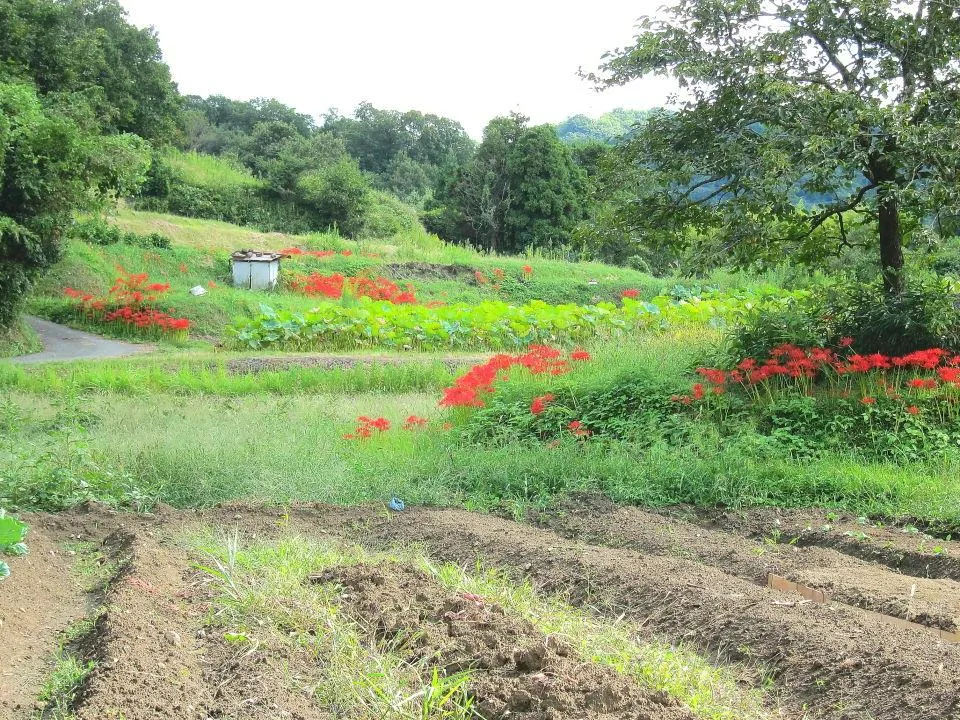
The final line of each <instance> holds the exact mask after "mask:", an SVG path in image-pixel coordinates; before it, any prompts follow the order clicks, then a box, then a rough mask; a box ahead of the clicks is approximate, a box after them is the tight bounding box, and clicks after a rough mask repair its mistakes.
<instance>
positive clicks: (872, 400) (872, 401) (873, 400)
mask: <svg viewBox="0 0 960 720" xmlns="http://www.w3.org/2000/svg"><path fill="white" fill-rule="evenodd" d="M860 402H862V403H863V404H864V405H876V403H877V399H876V398H873V397H870V396H869V395H868V396H867V397H863V398H860Z"/></svg>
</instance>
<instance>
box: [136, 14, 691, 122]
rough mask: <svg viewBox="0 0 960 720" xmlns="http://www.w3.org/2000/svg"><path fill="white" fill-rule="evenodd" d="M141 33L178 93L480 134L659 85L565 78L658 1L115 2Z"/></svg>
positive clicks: (591, 111)
mask: <svg viewBox="0 0 960 720" xmlns="http://www.w3.org/2000/svg"><path fill="white" fill-rule="evenodd" d="M121 2H122V3H123V5H124V7H126V9H127V10H128V12H129V16H130V20H131V21H132V22H133V23H134V24H135V25H138V26H145V25H152V26H154V28H155V29H156V30H157V32H158V33H159V36H160V45H161V47H162V49H163V53H164V58H165V59H166V61H167V63H168V64H169V65H170V68H171V70H172V72H173V76H174V79H175V80H176V81H177V83H178V85H179V86H180V91H181V92H183V93H185V94H195V95H204V96H206V95H211V94H222V95H226V96H228V97H231V98H235V99H238V100H248V99H251V98H254V97H261V96H262V97H275V98H277V99H278V100H280V101H281V102H284V103H286V104H288V105H292V106H293V107H295V108H297V110H299V111H300V112H304V113H311V114H314V115H318V116H319V115H320V114H321V113H323V112H326V110H327V109H328V108H330V107H335V108H337V109H338V110H339V111H340V112H341V113H342V114H349V113H350V112H351V111H352V110H353V108H354V107H355V106H356V105H357V104H358V103H359V102H361V101H368V102H371V103H373V105H375V106H376V107H381V108H389V109H394V110H409V109H415V110H421V111H423V112H432V113H436V114H438V115H444V116H447V117H450V118H453V119H454V120H458V121H459V122H461V123H462V124H463V126H464V127H465V128H466V129H467V131H468V132H469V133H470V134H471V135H473V136H474V137H477V138H479V136H480V134H481V132H482V130H483V127H484V126H485V125H486V123H487V121H488V120H490V119H491V118H493V117H494V116H496V115H503V114H506V113H509V112H510V111H511V110H519V111H520V112H523V113H524V114H526V115H529V116H530V117H531V119H532V120H533V122H535V123H542V122H559V121H560V120H563V119H564V118H566V117H568V116H570V115H575V114H578V113H585V114H587V115H592V116H595V115H599V114H602V113H603V112H606V111H608V110H611V109H613V108H615V107H626V108H630V109H646V108H650V107H655V106H657V105H662V104H664V103H665V101H666V97H667V94H668V93H669V92H671V91H672V90H673V89H674V87H675V86H674V85H673V83H672V82H670V81H668V80H665V79H662V78H651V79H644V80H642V81H635V82H633V83H631V84H630V85H628V86H626V87H623V88H613V89H610V90H606V91H604V92H603V93H600V94H598V93H596V92H595V91H594V90H593V88H592V87H591V85H590V83H588V82H587V81H585V80H581V79H580V78H579V77H578V75H577V70H578V68H580V67H583V68H584V70H585V71H589V70H593V69H595V68H596V67H597V65H598V64H599V62H600V58H601V56H602V55H603V53H604V52H606V51H609V50H612V49H614V48H616V47H622V46H624V45H627V44H629V43H630V41H631V39H632V37H633V35H634V24H635V21H636V19H637V18H638V17H639V16H640V15H643V14H645V13H649V14H653V13H655V12H656V8H657V6H659V5H660V4H661V3H662V0H634V1H633V2H630V1H629V0H592V2H577V3H570V4H569V5H567V4H566V3H563V2H547V1H544V0H484V1H482V2H469V3H468V2H463V1H462V0H461V2H457V0H446V1H443V0H394V1H393V2H390V1H389V0H352V1H351V0H315V1H310V0H270V1H269V2H265V1H264V0H121Z"/></svg>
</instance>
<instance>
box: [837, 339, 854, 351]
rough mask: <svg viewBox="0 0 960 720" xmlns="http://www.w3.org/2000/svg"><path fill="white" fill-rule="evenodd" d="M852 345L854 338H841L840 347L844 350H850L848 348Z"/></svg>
mask: <svg viewBox="0 0 960 720" xmlns="http://www.w3.org/2000/svg"><path fill="white" fill-rule="evenodd" d="M851 345H853V338H852V337H842V338H840V347H842V348H848V347H850V346H851Z"/></svg>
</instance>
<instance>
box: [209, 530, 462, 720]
mask: <svg viewBox="0 0 960 720" xmlns="http://www.w3.org/2000/svg"><path fill="white" fill-rule="evenodd" d="M194 550H195V551H199V552H201V553H203V554H204V558H203V560H201V565H200V568H201V570H202V571H204V572H206V573H207V574H208V575H209V576H210V577H211V578H212V579H213V580H214V586H213V587H214V588H215V590H216V591H217V592H218V596H217V597H216V599H215V600H214V607H213V608H212V613H211V615H210V617H211V629H212V631H213V632H215V633H218V634H219V635H220V636H221V637H222V638H223V639H224V642H226V643H227V644H228V645H229V646H232V647H233V649H234V653H235V654H236V655H237V657H238V658H242V656H243V655H244V654H249V653H251V652H253V651H255V650H259V651H260V652H264V651H268V652H270V653H271V654H274V655H277V656H286V657H289V658H291V661H293V662H296V668H297V672H296V673H290V674H289V675H288V677H287V681H288V683H290V684H291V685H292V687H291V690H292V691H293V692H295V693H297V694H300V695H305V696H306V697H307V698H309V700H311V701H312V702H313V703H314V704H315V705H316V706H317V707H318V708H328V709H335V710H336V716H337V717H342V718H350V719H351V720H354V719H355V720H379V719H380V718H385V719H387V720H408V719H409V720H468V718H472V717H475V715H474V714H473V713H472V712H471V710H470V708H471V704H472V703H471V701H470V699H469V697H467V695H466V694H465V693H464V687H465V684H467V683H468V682H469V672H467V673H461V674H458V675H455V676H451V677H443V676H441V675H440V674H439V673H438V672H437V671H436V668H434V667H431V665H430V663H429V660H425V661H424V662H422V663H418V664H411V663H409V662H408V661H407V659H406V658H405V657H403V656H402V655H401V654H400V653H398V652H396V651H393V650H391V649H390V648H374V647H372V646H371V645H370V644H369V643H368V642H367V641H366V640H365V638H364V632H363V629H362V628H360V627H359V626H357V625H356V624H355V623H353V622H352V621H351V620H349V618H347V617H345V615H344V614H343V613H342V612H341V611H340V608H339V604H338V602H337V598H336V595H335V591H334V589H333V588H329V587H317V586H311V585H310V584H307V583H304V578H306V577H307V576H308V575H309V574H310V573H314V572H320V571H322V570H323V569H325V568H328V567H334V566H337V565H344V564H350V565H355V564H357V563H359V562H363V561H364V560H365V559H366V558H367V555H366V554H365V553H364V552H363V551H362V550H360V549H358V548H349V549H342V548H340V547H338V546H336V545H333V544H332V543H328V544H323V545H314V544H309V543H307V542H305V541H302V540H298V539H295V538H289V537H287V538H283V539H281V540H280V541H279V542H277V543H275V544H270V545H267V544H263V543H254V544H249V545H241V543H240V540H239V538H238V536H237V535H236V534H234V535H232V536H226V537H223V538H221V539H219V540H216V539H213V538H210V537H207V538H199V539H197V540H195V541H194ZM297 661H299V662H297ZM240 662H242V660H240Z"/></svg>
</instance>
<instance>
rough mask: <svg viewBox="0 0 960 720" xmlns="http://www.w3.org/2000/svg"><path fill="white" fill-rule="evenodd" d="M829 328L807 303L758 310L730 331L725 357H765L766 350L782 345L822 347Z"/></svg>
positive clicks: (767, 351)
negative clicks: (726, 355)
mask: <svg viewBox="0 0 960 720" xmlns="http://www.w3.org/2000/svg"><path fill="white" fill-rule="evenodd" d="M830 335H831V333H830V328H829V327H828V326H827V323H826V322H825V321H824V320H823V319H822V314H821V313H820V312H818V311H817V310H816V309H815V307H813V306H812V304H811V303H810V302H808V301H798V302H795V303H791V304H788V305H783V306H779V307H758V308H755V309H753V310H752V311H751V312H750V313H748V314H747V315H746V316H745V317H744V318H742V320H741V321H740V322H739V323H738V324H737V325H735V326H734V327H733V328H731V330H730V332H729V333H728V334H727V337H726V338H725V343H724V349H725V351H726V353H727V354H728V355H729V358H730V359H732V360H734V361H737V360H742V359H743V358H760V357H767V356H768V355H769V354H770V350H771V349H773V348H775V347H776V346H778V345H783V344H784V343H792V344H794V345H798V346H800V347H805V348H809V347H824V346H825V345H826V344H827V340H828V338H829V337H830Z"/></svg>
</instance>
